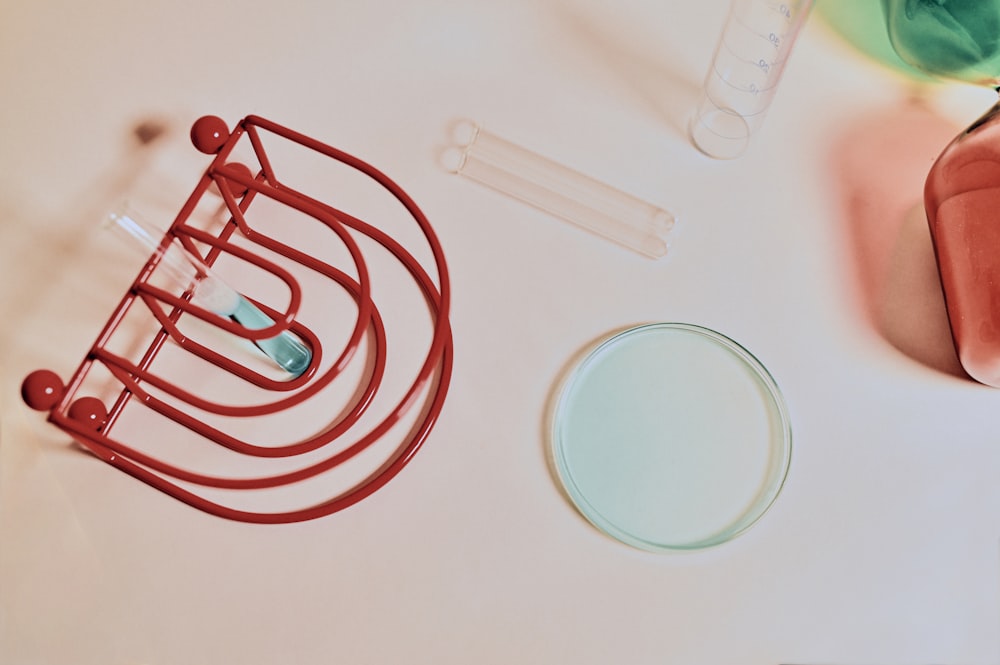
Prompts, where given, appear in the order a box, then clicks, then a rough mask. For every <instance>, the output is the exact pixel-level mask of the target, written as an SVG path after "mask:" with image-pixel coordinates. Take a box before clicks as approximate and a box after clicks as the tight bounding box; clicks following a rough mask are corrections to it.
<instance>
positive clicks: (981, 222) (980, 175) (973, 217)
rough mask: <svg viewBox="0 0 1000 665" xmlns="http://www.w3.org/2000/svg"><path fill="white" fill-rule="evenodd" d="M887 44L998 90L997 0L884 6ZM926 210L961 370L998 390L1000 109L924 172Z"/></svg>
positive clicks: (935, 69) (905, 0)
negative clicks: (888, 42)
mask: <svg viewBox="0 0 1000 665" xmlns="http://www.w3.org/2000/svg"><path fill="white" fill-rule="evenodd" d="M882 8H883V10H884V13H885V20H886V25H887V28H888V33H889V39H890V41H891V42H892V45H893V48H894V49H895V50H896V52H897V53H898V54H899V56H900V57H901V58H903V59H904V60H905V61H906V62H908V63H909V64H911V65H913V66H915V67H917V68H919V69H921V70H923V71H925V72H927V73H928V74H931V75H933V76H936V77H941V78H946V79H951V80H957V81H963V82H966V83H972V84H975V85H985V86H990V87H993V88H994V89H998V86H1000V0H882ZM924 208H925V210H926V213H927V221H928V224H929V226H930V234H931V239H932V241H933V245H934V254H935V258H936V260H937V264H938V270H939V272H940V275H941V286H942V289H943V291H944V299H945V304H946V306H947V310H948V320H949V323H950V325H951V331H952V337H953V340H954V343H955V348H956V351H957V352H958V357H959V360H960V361H961V363H962V367H963V368H964V369H965V371H966V372H968V374H969V375H970V376H971V377H972V378H974V379H975V380H977V381H979V382H981V383H984V384H987V385H990V386H994V387H1000V215H998V214H997V211H998V210H1000V102H998V103H997V104H995V105H994V106H993V107H992V108H991V109H989V110H988V111H987V112H986V113H985V114H984V115H983V116H982V117H980V118H979V119H978V120H976V121H975V122H973V123H972V124H971V125H970V126H969V127H968V128H966V129H965V130H964V131H963V132H961V133H960V134H959V135H958V136H957V137H955V139H954V140H953V141H952V142H951V143H950V144H949V145H948V146H947V147H946V148H945V149H944V151H943V152H942V153H941V155H940V156H939V157H938V158H937V160H936V161H935V163H934V165H933V166H932V167H931V170H930V172H929V173H928V175H927V179H926V181H925V185H924Z"/></svg>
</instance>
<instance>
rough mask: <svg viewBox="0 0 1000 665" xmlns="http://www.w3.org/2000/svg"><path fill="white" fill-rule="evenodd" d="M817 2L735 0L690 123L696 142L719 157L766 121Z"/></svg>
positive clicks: (738, 149)
mask: <svg viewBox="0 0 1000 665" xmlns="http://www.w3.org/2000/svg"><path fill="white" fill-rule="evenodd" d="M812 5H813V2H812V0H785V1H784V2H780V1H778V0H733V3H732V5H731V6H730V8H729V15H728V17H727V18H726V24H725V27H724V28H723V31H722V36H721V38H720V39H719V44H718V46H717V47H716V50H715V56H714V58H713V60H712V66H711V67H710V68H709V70H708V75H707V76H706V78H705V87H704V92H703V94H702V98H701V101H700V103H699V104H698V108H697V109H696V111H695V115H694V117H693V118H692V119H691V123H690V125H689V133H690V135H691V142H692V143H694V145H695V147H697V148H698V149H699V150H701V151H702V152H703V153H705V154H706V155H708V156H709V157H714V158H716V159H733V158H735V157H739V156H740V155H742V154H743V152H744V151H745V150H746V149H747V146H748V145H749V143H750V137H751V136H752V135H753V133H754V132H755V131H757V129H759V128H760V125H761V123H762V122H763V121H764V116H765V115H766V114H767V109H768V107H769V106H770V105H771V100H772V99H773V98H774V93H775V92H776V91H777V89H778V83H779V81H780V80H781V75H782V72H783V71H784V69H785V63H786V62H787V61H788V56H789V55H790V54H791V52H792V46H793V45H794V43H795V38H796V37H797V36H798V33H799V31H800V30H801V28H802V26H803V24H804V23H805V20H806V17H807V16H808V15H809V10H810V9H812Z"/></svg>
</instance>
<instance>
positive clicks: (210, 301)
mask: <svg viewBox="0 0 1000 665" xmlns="http://www.w3.org/2000/svg"><path fill="white" fill-rule="evenodd" d="M107 226H108V228H109V229H110V230H112V231H114V232H116V234H117V235H119V236H121V237H123V238H124V239H125V240H127V241H129V244H131V245H132V246H133V247H135V248H136V249H139V250H142V251H143V252H145V253H152V254H154V255H155V256H157V257H158V258H159V259H160V263H159V265H158V268H159V269H162V273H163V274H165V275H166V276H167V277H168V278H169V279H170V280H171V281H172V282H174V284H175V286H176V287H179V288H180V289H182V290H184V291H192V293H193V296H192V297H193V302H194V303H195V304H197V305H199V306H201V307H204V308H205V309H207V310H209V311H211V312H212V313H214V314H218V315H219V316H224V317H227V318H230V319H232V320H233V321H235V322H236V323H238V324H240V325H241V326H243V327H244V328H246V329H247V330H263V329H264V328H269V327H271V326H273V325H274V321H273V320H272V319H271V318H270V317H269V316H267V314H265V313H264V312H262V311H261V310H260V308H259V307H257V306H256V305H254V304H253V303H251V302H250V301H249V300H247V299H246V297H244V296H243V295H242V294H240V293H239V292H238V291H236V290H235V289H233V288H232V287H231V286H229V285H228V284H227V283H226V282H225V281H223V280H222V279H221V278H219V277H218V276H217V275H215V274H214V273H213V272H212V270H211V269H210V268H209V267H208V266H207V265H205V264H204V263H203V262H202V261H201V260H200V259H198V257H196V256H193V255H192V254H191V253H190V252H188V251H187V250H186V249H184V247H183V246H181V244H180V243H179V242H178V241H177V240H173V241H171V242H170V243H168V244H167V245H166V246H164V245H162V244H161V241H162V239H163V237H164V232H163V231H161V230H158V229H156V228H154V227H151V226H149V225H148V224H147V223H146V222H144V221H142V220H140V219H139V218H138V217H137V216H135V215H132V214H126V213H112V214H111V215H109V217H108V225H107ZM253 343H254V344H255V345H256V346H257V348H259V349H260V350H261V351H263V352H264V353H265V354H266V355H267V356H268V357H269V358H270V359H271V360H273V361H274V362H275V363H276V364H277V365H278V366H279V367H281V368H282V369H284V370H285V371H286V372H288V373H289V374H291V375H292V376H299V375H301V374H302V373H303V372H305V371H306V369H308V368H309V363H310V362H312V351H310V350H309V347H307V346H306V345H305V344H303V343H302V342H301V341H300V340H299V339H298V338H297V337H296V336H295V335H293V334H292V333H290V332H288V331H287V330H286V331H282V332H281V333H279V334H278V335H275V336H274V337H268V338H266V339H257V340H253Z"/></svg>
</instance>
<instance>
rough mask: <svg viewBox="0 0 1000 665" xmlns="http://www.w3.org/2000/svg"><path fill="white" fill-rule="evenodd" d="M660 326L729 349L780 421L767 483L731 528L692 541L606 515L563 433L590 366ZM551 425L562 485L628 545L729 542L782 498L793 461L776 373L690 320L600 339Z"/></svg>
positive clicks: (564, 392) (563, 394)
mask: <svg viewBox="0 0 1000 665" xmlns="http://www.w3.org/2000/svg"><path fill="white" fill-rule="evenodd" d="M656 331H669V332H673V333H678V332H680V333H685V334H692V335H695V336H697V337H699V338H701V339H704V340H707V341H709V342H710V343H714V344H715V345H717V347H719V348H721V349H722V350H724V351H726V352H728V353H729V354H730V355H731V356H732V357H733V359H734V360H735V361H737V362H740V363H741V367H742V369H744V370H747V371H748V372H749V373H750V375H752V376H753V377H754V378H755V379H756V380H757V381H759V384H760V386H761V387H762V388H763V392H764V394H763V395H762V398H764V401H763V402H762V404H761V407H762V408H765V409H767V410H768V411H769V412H770V415H772V416H773V417H774V420H775V427H774V428H773V430H774V431H773V433H772V436H771V441H770V450H771V452H772V454H776V455H777V456H778V461H777V463H774V464H771V465H769V468H770V469H772V471H771V472H770V473H769V474H768V476H769V477H768V478H767V481H768V482H767V483H766V484H765V485H764V486H763V487H762V488H761V490H760V491H759V492H758V493H757V494H756V496H755V497H754V501H753V502H752V503H751V505H750V506H749V507H748V508H747V509H746V510H745V511H743V512H742V513H740V514H737V515H735V517H734V518H733V519H732V520H731V522H730V523H729V524H730V526H729V527H727V528H723V529H720V530H719V531H717V532H715V533H713V534H712V535H710V536H708V537H706V538H702V539H697V540H691V541H683V540H676V541H665V540H653V539H650V538H646V537H643V536H641V535H639V534H636V533H632V532H630V531H629V530H628V529H626V528H623V527H621V526H619V525H618V524H616V523H615V522H614V521H613V520H611V519H608V518H606V517H605V516H604V515H603V514H602V512H601V511H600V510H598V509H597V508H596V507H595V506H593V505H592V504H591V502H590V500H589V499H588V498H587V496H586V494H585V493H584V492H583V491H582V490H581V489H580V488H579V487H578V485H577V483H576V482H575V480H574V478H573V473H572V471H571V469H570V468H569V467H568V463H567V461H566V455H565V441H564V437H563V435H562V432H563V429H564V427H563V420H564V416H565V414H564V411H565V409H566V408H567V402H568V401H569V400H570V399H571V397H572V392H573V389H574V387H575V386H576V383H577V382H578V381H579V380H580V379H581V377H583V376H585V375H586V373H587V370H588V369H589V368H590V367H591V366H592V365H593V364H594V363H596V362H598V361H600V360H602V359H604V357H605V356H606V354H607V353H608V352H609V351H611V350H614V349H615V348H616V347H618V346H619V345H620V344H622V343H623V342H625V341H628V340H629V339H631V338H633V337H635V336H638V335H642V334H645V333H649V332H656ZM550 430H551V431H550V450H549V454H550V457H551V462H552V466H553V468H554V470H555V473H556V476H557V478H558V480H559V482H560V484H561V485H562V489H563V490H564V492H565V493H566V495H567V497H568V498H569V500H570V501H571V502H572V503H573V505H574V506H575V507H576V509H577V511H578V512H579V513H580V514H581V515H582V516H583V517H584V518H585V519H586V520H587V521H588V522H590V523H591V524H592V525H593V526H595V527H596V528H597V529H599V530H600V531H602V532H604V533H605V534H607V535H609V536H611V537H613V538H615V539H616V540H618V541H620V542H623V543H625V544H627V545H631V546H633V547H636V548H638V549H643V550H647V551H652V552H661V553H662V552H671V551H675V552H677V551H689V550H699V549H706V548H710V547H715V546H717V545H721V544H723V543H726V542H728V541H730V540H732V539H733V538H736V537H737V536H739V535H741V534H743V533H745V532H746V531H747V530H748V529H750V528H751V527H752V526H753V525H755V524H756V523H757V522H758V521H759V520H760V519H761V518H762V517H763V516H764V515H765V514H766V513H767V512H768V511H769V510H770V508H771V506H772V505H773V504H774V502H775V501H776V500H777V498H778V496H779V494H780V493H781V490H782V489H783V488H784V484H785V481H786V480H787V477H788V471H789V468H790V466H791V455H792V428H791V419H790V417H789V413H788V407H787V405H786V403H785V400H784V396H783V395H782V393H781V390H780V388H779V387H778V384H777V382H776V381H775V379H774V377H773V376H772V375H771V373H770V372H769V371H768V370H767V368H766V367H765V366H764V365H763V364H762V363H761V362H760V360H758V359H757V357H756V356H754V355H753V354H752V353H751V352H750V351H748V350H747V349H746V348H745V347H743V346H742V345H741V344H739V343H738V342H736V341H734V340H733V339H731V338H729V337H727V336H726V335H723V334H722V333H719V332H717V331H715V330H712V329H710V328H706V327H704V326H700V325H695V324H690V323H678V322H662V323H647V324H642V325H638V326H634V327H631V328H628V329H625V330H623V331H620V332H617V333H614V334H612V335H610V336H608V337H606V338H603V339H602V340H601V341H599V342H598V343H596V344H595V345H594V346H593V347H592V348H591V350H589V352H587V353H585V354H584V356H583V358H582V360H580V361H579V362H577V363H575V365H574V366H573V367H572V368H571V369H570V371H569V372H568V373H567V375H566V377H565V379H564V380H563V381H562V383H561V386H560V387H559V389H558V390H557V397H556V399H555V402H554V405H553V408H552V417H551V425H550Z"/></svg>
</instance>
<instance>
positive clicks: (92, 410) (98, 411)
mask: <svg viewBox="0 0 1000 665" xmlns="http://www.w3.org/2000/svg"><path fill="white" fill-rule="evenodd" d="M69 417H70V418H72V419H73V420H75V421H77V422H78V423H82V424H83V425H85V426H86V427H89V428H91V429H94V430H99V429H101V426H102V425H103V424H104V422H105V421H106V420H107V419H108V410H107V409H106V408H105V407H104V403H103V402H102V401H101V400H99V399H97V398H96V397H81V398H80V399H78V400H76V401H75V402H73V404H71V405H70V407H69Z"/></svg>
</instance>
